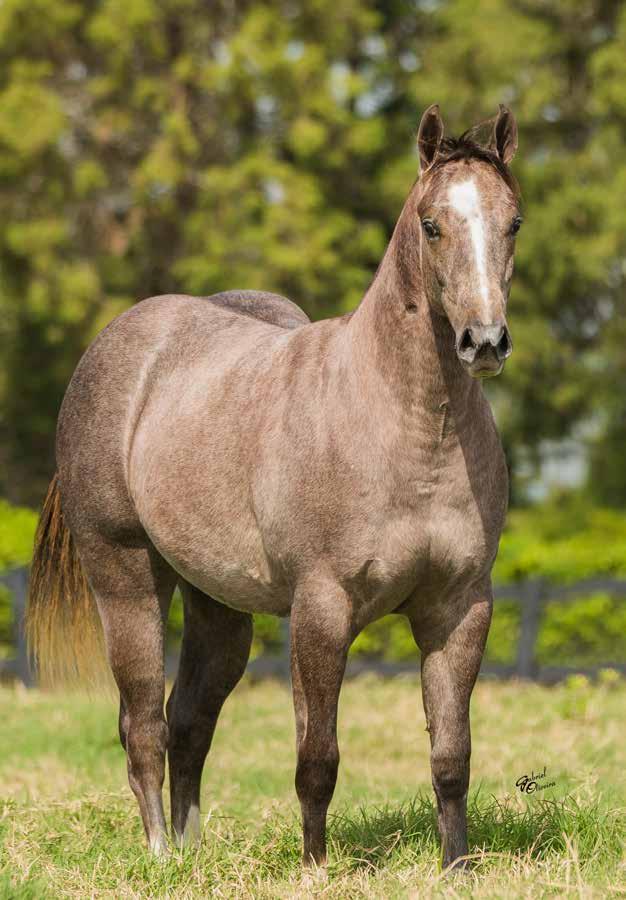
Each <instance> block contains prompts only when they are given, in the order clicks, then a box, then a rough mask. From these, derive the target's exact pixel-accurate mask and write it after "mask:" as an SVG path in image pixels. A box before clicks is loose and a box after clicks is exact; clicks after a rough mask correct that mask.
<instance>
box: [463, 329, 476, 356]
mask: <svg viewBox="0 0 626 900" xmlns="http://www.w3.org/2000/svg"><path fill="white" fill-rule="evenodd" d="M459 350H460V351H461V352H463V351H465V350H476V344H475V343H474V339H473V338H472V332H471V331H470V330H469V328H466V329H465V331H464V332H463V334H462V335H461V340H460V341H459Z"/></svg>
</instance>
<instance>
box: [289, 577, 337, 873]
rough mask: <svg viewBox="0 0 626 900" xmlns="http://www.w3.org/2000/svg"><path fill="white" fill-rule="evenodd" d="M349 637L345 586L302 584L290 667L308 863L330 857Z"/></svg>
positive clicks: (296, 598) (293, 624)
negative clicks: (328, 825) (328, 829)
mask: <svg viewBox="0 0 626 900" xmlns="http://www.w3.org/2000/svg"><path fill="white" fill-rule="evenodd" d="M350 640H351V605H350V603H349V600H348V598H347V596H346V594H345V592H344V591H343V589H342V588H341V587H340V586H339V585H337V584H334V583H332V582H331V583H329V582H328V581H326V580H317V581H309V582H308V583H307V584H306V585H301V586H299V587H298V588H297V590H296V592H295V595H294V602H293V606H292V611H291V673H292V682H293V698H294V707H295V712H296V743H297V752H298V763H297V768H296V791H297V793H298V799H299V800H300V806H301V809H302V827H303V832H304V853H303V864H304V865H305V866H310V865H316V866H321V865H324V863H325V862H326V814H327V811H328V806H329V804H330V801H331V799H332V796H333V792H334V790H335V784H336V781H337V770H338V768H339V748H338V745H337V704H338V701H339V691H340V688H341V682H342V680H343V675H344V671H345V667H346V657H347V654H348V648H349V646H350Z"/></svg>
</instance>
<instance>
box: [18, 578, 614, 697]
mask: <svg viewBox="0 0 626 900" xmlns="http://www.w3.org/2000/svg"><path fill="white" fill-rule="evenodd" d="M0 584H4V585H5V586H6V587H8V589H9V590H10V591H11V594H12V597H13V622H14V647H15V654H14V656H13V657H11V658H10V659H4V660H0V676H4V677H10V678H11V677H12V678H16V679H18V680H19V681H21V682H22V683H23V684H25V685H27V686H31V685H33V684H34V683H35V678H34V675H33V673H32V671H31V668H30V665H29V659H28V653H27V648H26V639H25V636H24V628H23V623H24V613H25V611H26V596H27V592H28V568H26V567H22V568H17V569H12V570H10V571H9V572H5V573H3V574H1V575H0ZM597 591H603V592H605V593H608V594H612V595H613V596H617V597H624V598H626V580H623V579H619V578H589V579H586V580H584V581H577V582H575V583H573V584H567V585H554V584H551V583H550V582H548V581H545V580H543V579H530V580H528V581H524V582H520V583H518V584H508V585H502V586H496V587H495V588H494V601H495V602H496V603H499V602H502V601H515V602H517V603H519V605H520V608H521V621H520V635H519V642H518V645H517V656H516V660H515V662H514V663H511V664H510V665H501V664H494V663H489V662H487V661H484V662H483V665H482V667H481V673H482V674H483V675H490V676H494V677H499V678H512V677H516V678H524V679H529V680H534V681H541V682H544V683H549V684H550V683H554V682H556V681H559V680H561V679H562V678H565V677H566V676H567V675H570V674H572V673H574V672H580V673H583V674H587V675H593V674H594V673H595V672H597V670H598V669H601V668H607V667H610V668H613V669H617V670H618V671H620V672H623V673H626V663H622V662H613V661H610V660H607V661H605V662H603V663H602V664H598V665H594V666H539V664H538V663H537V658H536V646H537V637H538V634H539V628H540V626H541V619H542V616H543V610H544V607H545V605H546V603H549V602H552V601H556V602H559V603H570V602H572V601H574V600H576V599H578V598H579V597H582V596H585V595H587V594H591V593H594V592H597ZM281 627H282V643H281V652H280V653H278V654H276V655H274V656H261V657H257V659H255V660H253V661H252V662H251V663H250V664H249V666H248V672H249V674H250V675H251V676H252V677H253V678H266V677H274V678H282V679H288V678H289V622H288V620H286V619H285V620H283V621H282V626H281ZM176 667H177V659H176V658H175V657H168V659H167V660H166V671H167V672H168V674H169V675H174V674H175V672H176ZM417 668H418V666H417V662H401V663H399V662H386V661H385V660H380V659H363V658H359V657H352V658H350V659H349V660H348V667H347V672H346V674H347V677H353V676H355V675H360V674H363V673H364V672H373V673H375V674H377V675H381V676H383V677H391V676H394V675H403V674H415V673H416V672H417Z"/></svg>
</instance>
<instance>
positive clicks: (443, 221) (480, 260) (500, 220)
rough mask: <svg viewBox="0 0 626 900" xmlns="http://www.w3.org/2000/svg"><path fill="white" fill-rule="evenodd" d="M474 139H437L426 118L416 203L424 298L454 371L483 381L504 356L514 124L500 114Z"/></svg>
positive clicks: (516, 213) (515, 217)
mask: <svg viewBox="0 0 626 900" xmlns="http://www.w3.org/2000/svg"><path fill="white" fill-rule="evenodd" d="M477 127H478V126H477ZM474 131H475V130H474V129H473V130H471V131H470V132H466V134H465V135H463V136H462V137H461V138H459V139H458V140H455V139H451V138H445V137H444V134H443V122H442V120H441V116H440V115H439V107H438V106H436V105H435V106H431V107H429V108H428V109H427V110H426V112H425V113H424V115H423V117H422V121H421V123H420V127H419V133H418V139H417V140H418V148H419V155H420V167H421V175H420V179H419V182H418V184H417V186H416V200H417V214H418V216H419V221H420V223H421V228H420V238H419V240H420V261H421V270H422V279H423V284H424V286H425V289H426V293H427V295H428V298H429V300H430V302H431V304H432V305H433V307H434V309H435V310H436V311H437V312H439V313H440V314H443V315H445V316H446V317H447V318H448V319H449V321H450V323H451V325H452V328H453V329H454V333H455V337H456V352H457V355H458V357H459V359H460V360H461V363H462V364H463V365H464V366H465V368H466V369H467V370H468V371H469V373H470V374H471V375H473V376H475V377H479V378H483V377H486V376H489V375H497V374H498V373H499V372H501V370H502V367H503V365H504V361H505V360H506V358H507V357H508V356H510V354H511V350H512V343H511V337H510V335H509V330H508V328H507V324H506V303H507V299H508V295H509V288H510V285H511V277H512V275H513V254H514V250H515V235H516V234H517V232H518V230H519V227H520V224H521V221H522V220H521V215H520V209H519V191H518V188H517V183H516V181H515V179H514V178H513V176H512V174H511V173H510V171H509V169H508V164H509V162H510V161H511V159H512V158H513V155H514V154H515V150H516V149H517V125H516V123H515V119H514V118H513V116H512V114H511V113H510V112H509V110H507V109H506V108H505V107H503V106H501V107H500V111H499V113H498V115H497V117H496V118H495V120H494V121H493V130H492V133H491V137H490V140H489V142H488V144H487V145H486V146H484V145H482V144H479V143H477V142H476V141H475V140H474V139H473V137H472V135H473V133H474Z"/></svg>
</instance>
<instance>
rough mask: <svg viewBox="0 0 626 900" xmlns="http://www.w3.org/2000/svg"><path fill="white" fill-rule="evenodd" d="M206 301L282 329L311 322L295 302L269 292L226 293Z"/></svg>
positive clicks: (208, 298) (212, 296)
mask: <svg viewBox="0 0 626 900" xmlns="http://www.w3.org/2000/svg"><path fill="white" fill-rule="evenodd" d="M206 299H207V300H208V301H209V302H210V303H212V304H214V305H215V306H220V307H222V308H223V309H230V310H232V311H233V312H236V313H240V314H241V315H245V316H251V317H252V318H254V319H260V320H261V321H263V322H269V323H271V324H272V325H278V326H279V327H280V328H297V327H298V326H300V325H306V324H307V323H308V322H309V321H310V320H309V317H308V316H307V315H306V313H304V312H303V311H302V310H301V309H300V307H299V306H297V305H296V304H295V303H293V301H291V300H288V299H287V297H282V296H281V295H280V294H271V293H269V292H267V291H224V292H223V293H220V294H212V295H211V296H210V297H207V298H206Z"/></svg>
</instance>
